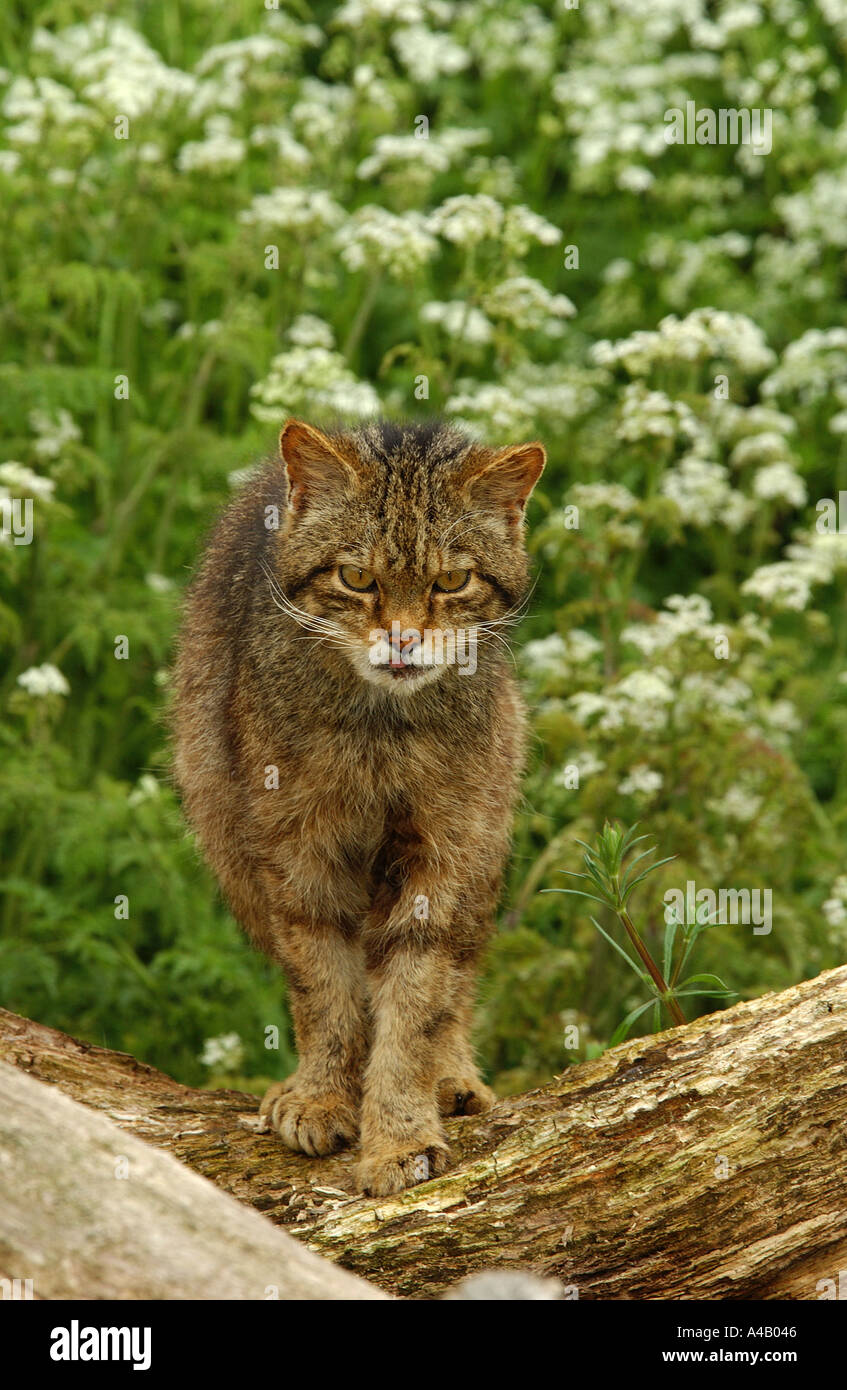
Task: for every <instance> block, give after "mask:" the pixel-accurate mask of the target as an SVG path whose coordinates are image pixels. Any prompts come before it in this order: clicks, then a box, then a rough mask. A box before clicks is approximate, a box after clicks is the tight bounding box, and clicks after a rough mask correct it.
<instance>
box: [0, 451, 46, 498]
mask: <svg viewBox="0 0 847 1390" xmlns="http://www.w3.org/2000/svg"><path fill="white" fill-rule="evenodd" d="M0 484H2V487H1V488H0V496H6V497H8V496H15V497H37V498H39V499H40V500H41V501H42V502H49V501H50V500H51V498H52V496H53V493H54V492H55V490H56V484H55V483H54V482H53V479H52V478H45V477H43V476H42V474H40V473H36V472H34V471H33V469H31V468H27V466H26V464H25V463H18V462H17V460H16V459H9V460H8V462H6V463H0Z"/></svg>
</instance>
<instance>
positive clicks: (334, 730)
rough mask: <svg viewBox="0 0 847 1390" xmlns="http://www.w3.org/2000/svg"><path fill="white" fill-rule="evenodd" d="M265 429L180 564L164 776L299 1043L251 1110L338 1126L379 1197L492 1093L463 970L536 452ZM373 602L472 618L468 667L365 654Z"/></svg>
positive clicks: (505, 748) (479, 936)
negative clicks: (184, 597)
mask: <svg viewBox="0 0 847 1390" xmlns="http://www.w3.org/2000/svg"><path fill="white" fill-rule="evenodd" d="M280 452H281V458H280V461H279V462H277V463H272V464H270V465H269V466H268V467H267V468H266V469H265V471H264V472H263V473H262V474H261V475H260V476H259V477H258V479H253V480H251V481H250V482H249V483H248V484H247V486H246V487H245V489H244V491H243V492H242V493H241V494H240V495H239V497H238V498H237V499H236V500H235V502H234V503H233V504H232V505H231V506H230V507H229V508H228V510H227V511H226V512H225V514H224V516H223V518H222V520H221V521H220V523H219V525H218V528H217V530H216V532H215V534H214V536H213V537H212V540H211V543H210V545H209V547H208V549H207V551H206V555H205V557H204V560H203V563H202V566H201V568H200V572H199V574H198V576H197V579H196V580H195V583H194V585H193V586H192V590H191V593H190V596H189V601H188V606H187V611H186V619H185V625H184V628H183V633H182V641H181V646H180V652H179V658H178V662H177V680H176V695H177V698H176V733H177V758H176V768H177V776H178V779H179V783H180V786H181V788H182V792H183V798H184V802H185V806H186V810H187V813H188V816H189V819H190V820H191V822H192V824H193V825H194V827H195V829H196V830H197V833H198V835H199V837H200V840H201V841H202V843H203V846H204V848H205V851H206V855H207V857H208V859H209V861H210V863H211V864H212V866H213V868H214V869H215V870H216V872H217V874H218V877H219V879H220V882H221V885H222V887H223V889H224V892H225V893H226V895H227V897H228V899H229V901H230V904H231V906H232V909H233V912H234V913H235V915H236V916H237V917H238V919H239V921H240V922H241V923H242V925H243V926H244V927H245V929H246V930H247V931H248V932H249V933H250V935H251V937H252V938H253V940H254V941H255V943H256V944H257V945H258V946H259V947H261V949H262V950H264V951H266V952H267V953H268V954H269V955H270V956H272V957H273V958H274V959H276V960H277V961H278V962H279V963H280V964H281V965H282V966H283V968H284V969H285V971H286V973H287V976H288V980H289V986H290V1000H291V1009H292V1013H293V1016H294V1025H295V1032H296V1036H297V1046H298V1051H299V1056H300V1063H299V1066H298V1068H297V1071H296V1072H295V1074H294V1076H292V1077H290V1078H289V1079H288V1080H287V1081H285V1082H282V1083H279V1084H278V1085H276V1086H273V1087H271V1089H270V1090H269V1091H268V1093H267V1095H266V1096H265V1098H264V1100H263V1102H262V1106H261V1118H262V1119H263V1120H266V1121H267V1122H269V1123H270V1124H271V1125H272V1127H273V1128H274V1129H275V1130H276V1132H277V1133H278V1134H279V1136H280V1138H281V1139H282V1141H283V1143H285V1144H287V1145H288V1146H289V1147H290V1148H293V1149H298V1150H302V1151H303V1152H304V1153H308V1154H322V1153H329V1152H330V1151H331V1150H332V1149H334V1148H336V1147H339V1146H340V1145H342V1144H346V1143H352V1142H354V1141H355V1139H356V1138H357V1136H358V1137H359V1138H360V1142H361V1157H360V1161H359V1167H358V1170H357V1171H358V1180H359V1183H360V1185H361V1187H362V1188H363V1189H364V1190H365V1191H367V1192H370V1193H371V1194H372V1195H374V1196H385V1195H388V1194H390V1193H393V1192H398V1191H400V1190H401V1189H402V1188H404V1187H407V1186H409V1185H411V1184H413V1183H415V1182H419V1181H423V1180H425V1176H430V1177H432V1176H437V1175H438V1174H439V1173H441V1172H443V1171H444V1168H445V1167H446V1165H447V1157H448V1150H447V1144H446V1140H445V1136H444V1130H443V1127H442V1123H441V1116H444V1115H452V1114H474V1113H478V1112H479V1111H482V1110H486V1109H488V1108H489V1107H490V1105H491V1104H492V1103H493V1100H494V1096H493V1093H492V1092H491V1091H490V1090H489V1088H488V1087H487V1086H485V1085H484V1083H483V1082H482V1081H481V1079H480V1077H479V1073H478V1071H477V1068H476V1064H475V1061H474V1058H473V1052H472V1049H471V1044H470V1029H471V1019H472V1001H473V987H474V977H475V974H476V967H477V962H478V958H479V955H480V953H481V951H482V948H483V946H484V943H485V940H486V938H487V936H488V935H489V933H490V931H491V930H492V919H493V912H494V908H495V906H496V902H497V896H498V893H499V890H500V883H501V874H502V866H503V862H504V859H505V856H506V853H507V850H508V843H509V828H510V820H511V813H512V807H513V803H514V799H515V795H516V792H517V784H518V778H519V775H520V770H521V765H522V760H523V745H524V711H523V707H522V704H521V700H520V696H519V694H518V691H517V687H516V685H515V682H514V680H513V678H512V675H511V672H510V669H509V665H508V661H507V654H508V649H507V648H506V649H505V650H504V647H505V644H504V641H503V629H504V628H505V627H507V626H508V624H509V623H510V622H512V621H514V619H515V616H516V613H517V612H518V611H519V608H520V604H521V601H522V599H523V597H524V595H525V593H526V589H527V559H526V553H525V550H524V545H523V509H524V504H525V502H526V499H527V497H528V496H529V494H530V492H531V491H532V488H533V486H534V484H535V483H536V481H537V479H538V477H539V475H540V473H541V470H542V468H543V466H544V451H543V449H542V448H541V445H539V444H523V445H516V446H512V447H510V448H506V449H501V450H496V451H495V450H492V449H487V448H483V447H482V446H480V445H477V444H474V443H472V442H471V441H470V440H468V439H467V438H466V437H465V436H464V435H462V434H461V433H460V432H459V431H457V430H454V429H452V428H450V427H448V426H444V425H439V424H430V425H423V426H422V425H398V424H390V423H386V422H377V423H374V424H372V425H367V426H364V427H362V428H359V429H356V430H352V431H345V430H339V431H335V432H332V433H322V432H321V431H319V430H317V429H314V428H313V427H311V426H309V425H305V424H303V423H301V422H298V421H289V423H288V424H287V425H286V427H285V429H284V430H283V432H282V435H281V437H280ZM268 506H276V507H278V508H279V514H280V516H281V517H283V518H284V521H283V524H282V525H281V526H280V528H279V530H267V529H266V528H265V526H264V524H263V519H264V517H265V515H266V512H265V508H266V507H268ZM394 623H398V624H400V625H401V631H403V630H406V629H415V630H417V631H418V632H421V633H422V632H426V631H427V630H432V631H440V632H442V633H444V634H445V635H448V634H452V635H453V638H454V639H455V636H456V634H457V633H459V632H461V631H467V630H471V629H474V630H476V633H477V636H478V652H477V668H476V671H475V672H474V674H473V676H472V677H471V678H468V677H466V676H464V674H463V672H462V670H461V669H460V668H459V666H458V665H457V664H456V663H450V662H435V663H433V664H431V665H427V666H425V667H424V668H422V669H421V674H420V675H419V676H418V675H416V676H415V677H414V678H411V679H408V678H404V679H398V678H397V676H396V674H392V670H391V661H390V660H389V661H388V662H386V663H384V664H383V666H382V667H381V668H380V667H379V666H376V667H375V666H374V664H373V663H372V661H371V659H370V649H371V640H370V639H371V635H372V634H373V632H374V631H375V630H377V629H380V630H382V631H384V632H385V633H392V632H393V631H394V630H395V629H394V628H393V626H392V625H393V624H394ZM388 655H389V657H390V656H391V653H389V654H388ZM409 669H413V670H417V669H419V668H417V667H410V668H409ZM269 764H272V765H274V766H275V767H278V768H279V770H280V776H279V784H278V786H277V787H276V788H275V789H274V788H270V789H269V788H268V787H267V786H266V784H265V778H264V770H265V768H266V767H267V766H268V765H269ZM422 903H423V904H425V905H426V911H422V910H421V904H422Z"/></svg>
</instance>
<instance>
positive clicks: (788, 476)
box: [753, 461, 807, 507]
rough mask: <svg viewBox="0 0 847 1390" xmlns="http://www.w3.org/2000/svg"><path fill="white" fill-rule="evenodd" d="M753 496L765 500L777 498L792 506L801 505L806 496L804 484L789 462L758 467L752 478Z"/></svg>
mask: <svg viewBox="0 0 847 1390" xmlns="http://www.w3.org/2000/svg"><path fill="white" fill-rule="evenodd" d="M753 496H754V497H760V498H762V499H763V500H767V501H771V500H773V499H778V500H780V501H783V502H788V503H789V504H790V506H792V507H802V506H803V505H804V504H805V502H806V497H807V492H806V484H805V483H804V482H803V479H802V478H801V477H800V474H799V473H797V472H796V471H795V470H794V469H793V468H792V466H791V464H790V463H786V462H785V461H781V462H777V463H769V464H767V466H766V467H764V468H760V469H759V471H758V472H757V473H756V476H755V477H754V479H753Z"/></svg>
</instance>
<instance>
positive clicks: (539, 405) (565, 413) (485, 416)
mask: <svg viewBox="0 0 847 1390" xmlns="http://www.w3.org/2000/svg"><path fill="white" fill-rule="evenodd" d="M597 384H598V374H597V373H595V372H591V371H586V370H585V369H583V368H579V367H570V366H568V365H567V364H566V363H550V364H549V365H548V366H542V365H540V364H538V363H529V362H527V363H521V364H520V365H518V366H516V367H514V368H512V370H511V371H507V372H504V373H503V375H502V377H501V379H500V383H499V384H495V383H494V382H489V381H473V380H471V379H469V378H465V377H463V378H462V379H461V380H460V381H458V382H457V383H456V391H455V394H454V395H452V396H450V397H449V398H448V400H447V404H446V407H445V409H446V412H447V414H448V415H450V416H451V417H452V418H453V419H454V420H455V421H456V423H457V424H458V425H460V426H461V427H462V428H464V429H466V430H468V431H469V433H471V434H473V435H480V436H482V437H483V438H486V439H498V438H502V437H503V436H504V435H509V434H514V435H521V434H528V435H530V436H533V435H536V434H538V433H540V432H541V431H542V429H546V430H557V429H561V428H562V427H563V426H564V425H566V424H568V423H569V422H572V421H574V420H577V419H579V418H580V417H581V416H583V415H585V414H586V413H587V412H588V411H589V410H591V409H592V407H593V406H594V405H595V404H596V403H597V399H598V392H597Z"/></svg>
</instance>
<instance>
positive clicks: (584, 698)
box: [568, 666, 674, 733]
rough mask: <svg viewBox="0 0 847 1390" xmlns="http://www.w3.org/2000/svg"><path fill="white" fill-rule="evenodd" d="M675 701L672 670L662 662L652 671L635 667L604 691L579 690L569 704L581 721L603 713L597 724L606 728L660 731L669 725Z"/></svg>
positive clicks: (649, 731)
mask: <svg viewBox="0 0 847 1390" xmlns="http://www.w3.org/2000/svg"><path fill="white" fill-rule="evenodd" d="M673 702H674V691H673V686H672V684H671V676H670V672H668V671H666V670H665V669H664V667H661V666H658V667H655V668H654V669H653V670H652V671H644V670H636V671H631V672H630V673H629V675H627V676H624V678H623V679H622V680H620V681H618V682H617V684H616V685H613V686H610V687H609V688H608V689H607V690H606V692H605V693H604V694H602V695H601V694H596V693H595V692H593V691H588V690H581V691H578V692H577V694H576V695H572V696H571V697H570V699H569V701H568V704H569V706H570V708H571V710H572V711H573V716H574V718H575V719H576V720H577V721H578V722H579V723H580V724H587V723H588V722H589V720H591V719H593V718H594V717H595V716H598V715H599V718H598V720H597V728H598V729H599V730H601V731H602V732H606V733H609V732H614V731H615V730H617V729H623V728H631V729H640V730H641V731H642V732H643V733H658V732H660V731H661V730H663V729H665V728H666V727H667V723H668V717H669V707H670V706H671V705H672V704H673Z"/></svg>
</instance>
